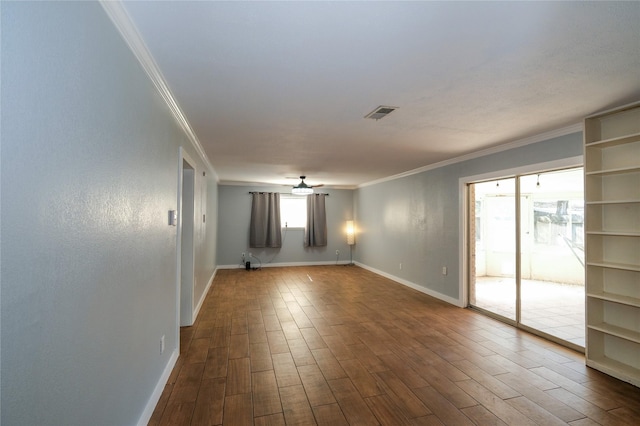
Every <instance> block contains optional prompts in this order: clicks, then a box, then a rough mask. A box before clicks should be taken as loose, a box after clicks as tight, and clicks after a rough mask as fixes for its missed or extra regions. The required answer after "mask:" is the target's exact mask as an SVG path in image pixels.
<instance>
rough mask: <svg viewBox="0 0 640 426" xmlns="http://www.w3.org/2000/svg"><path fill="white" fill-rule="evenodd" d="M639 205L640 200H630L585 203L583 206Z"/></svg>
mask: <svg viewBox="0 0 640 426" xmlns="http://www.w3.org/2000/svg"><path fill="white" fill-rule="evenodd" d="M636 203H640V198H630V199H628V200H606V201H602V200H600V201H586V202H585V204H586V205H588V206H591V205H607V204H636Z"/></svg>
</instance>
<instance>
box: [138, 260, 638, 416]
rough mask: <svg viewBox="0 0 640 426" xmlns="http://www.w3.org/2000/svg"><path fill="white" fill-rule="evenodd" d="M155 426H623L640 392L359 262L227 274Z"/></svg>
mask: <svg viewBox="0 0 640 426" xmlns="http://www.w3.org/2000/svg"><path fill="white" fill-rule="evenodd" d="M180 337H181V355H180V358H179V359H178V362H177V364H176V367H175V369H174V371H173V373H172V375H171V377H170V379H169V381H168V383H167V385H166V387H165V390H164V393H163V394H162V397H161V399H160V401H159V403H158V405H157V407H156V410H155V412H154V414H153V416H152V418H151V421H150V424H151V425H188V424H191V425H285V424H286V425H315V424H318V425H331V426H338V425H377V424H380V425H436V424H446V425H471V424H478V425H488V424H492V425H504V424H507V425H534V424H538V425H554V424H571V425H595V424H603V425H625V424H629V425H631V424H637V422H638V419H640V389H638V388H636V387H634V386H632V385H630V384H627V383H624V382H621V381H618V380H616V379H613V378H611V377H609V376H606V375H604V374H602V373H599V372H597V371H595V370H592V369H589V368H587V367H586V366H585V365H584V357H583V356H582V355H581V354H579V353H576V352H573V351H571V350H569V349H566V348H563V347H561V346H558V345H555V344H553V343H550V342H548V341H545V340H543V339H541V338H538V337H536V336H533V335H530V334H528V333H526V332H523V331H520V330H517V329H515V328H512V327H510V326H508V325H505V324H502V323H500V322H498V321H495V320H493V319H490V318H487V317H485V316H482V315H480V314H478V313H476V312H473V311H471V310H468V309H461V308H457V307H454V306H452V305H449V304H446V303H444V302H441V301H438V300H436V299H434V298H431V297H429V296H427V295H424V294H422V293H419V292H417V291H414V290H412V289H409V288H407V287H404V286H402V285H399V284H397V283H395V282H393V281H390V280H387V279H385V278H383V277H380V276H378V275H375V274H373V273H370V272H368V271H366V270H363V269H361V268H358V267H345V266H314V267H295V268H265V269H262V270H259V271H251V272H248V271H245V270H239V269H238V270H221V271H219V272H218V274H217V276H216V278H215V281H214V283H213V285H212V287H211V290H210V292H209V294H208V296H207V298H206V300H205V302H204V305H203V307H202V309H201V311H200V315H199V317H198V320H197V322H196V323H195V324H194V326H193V327H188V328H183V329H182V330H181V333H180Z"/></svg>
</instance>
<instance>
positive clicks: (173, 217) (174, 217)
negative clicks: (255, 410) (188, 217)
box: [169, 210, 178, 226]
mask: <svg viewBox="0 0 640 426" xmlns="http://www.w3.org/2000/svg"><path fill="white" fill-rule="evenodd" d="M169 225H170V226H177V225H178V211H177V210H169Z"/></svg>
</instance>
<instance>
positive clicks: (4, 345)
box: [1, 2, 217, 425]
mask: <svg viewBox="0 0 640 426" xmlns="http://www.w3.org/2000/svg"><path fill="white" fill-rule="evenodd" d="M1 51H2V76H1V77H2V94H1V102H2V104H1V106H2V116H1V119H2V135H1V138H2V139H1V140H2V159H1V161H2V163H1V183H2V187H1V197H2V198H1V206H2V210H1V215H2V224H1V235H2V239H1V252H2V265H1V285H2V288H1V294H2V300H1V337H2V340H1V371H2V377H1V395H2V396H1V398H2V399H1V405H2V412H1V422H2V423H3V424H6V425H14V424H15V425H44V424H46V425H88V424H92V425H126V424H135V423H137V422H138V421H139V420H140V418H141V415H142V413H143V410H144V409H145V407H148V403H149V400H150V398H151V397H152V394H153V392H154V389H157V388H156V387H157V386H158V385H160V386H163V385H164V383H159V380H160V378H161V376H162V375H163V372H165V370H166V368H167V366H168V365H169V364H170V360H171V359H172V355H173V356H175V355H176V342H177V340H178V335H177V326H176V283H175V280H176V267H177V266H176V265H177V262H176V228H175V227H171V226H168V224H167V212H168V210H171V209H176V208H177V177H178V151H179V146H183V147H184V148H185V149H186V150H187V151H188V152H189V155H190V156H191V157H192V158H193V159H194V160H196V159H197V162H198V165H197V167H198V172H197V173H196V175H197V176H199V178H198V179H199V182H198V183H197V185H198V187H199V188H200V190H201V191H204V192H205V193H206V195H207V196H206V202H202V203H201V204H198V205H197V206H196V209H197V210H196V211H198V209H199V210H201V211H204V209H205V206H206V211H208V212H211V213H210V214H209V215H208V216H207V222H206V227H205V228H202V226H201V225H198V229H197V230H196V232H199V233H201V234H202V235H204V236H205V237H203V238H202V239H201V241H200V243H198V245H197V247H196V250H197V251H196V253H197V255H196V259H197V260H196V262H197V266H196V275H197V277H198V280H199V284H200V285H202V283H205V284H206V282H207V281H208V280H209V278H210V277H211V276H212V274H213V271H214V269H215V257H216V252H215V238H216V226H217V225H216V208H217V188H216V182H215V180H214V179H213V176H214V175H213V173H208V174H209V175H211V176H208V177H207V182H206V185H205V183H204V180H203V178H202V171H204V170H205V166H204V163H203V162H202V161H201V160H200V159H198V155H197V153H196V151H195V150H194V149H193V147H192V146H191V145H190V142H189V141H188V139H187V138H186V136H185V134H184V133H183V132H182V130H181V128H180V127H179V126H178V125H177V124H176V122H175V120H174V119H173V117H172V115H171V114H170V111H169V109H168V108H167V106H166V105H165V104H164V102H163V100H162V98H161V97H160V95H159V94H158V93H157V92H156V90H155V88H154V86H153V85H152V83H151V81H150V80H149V78H148V77H147V75H146V74H145V72H144V71H143V70H142V68H141V67H140V65H139V64H138V62H137V60H136V59H135V57H134V56H133V54H132V53H131V51H130V50H129V49H128V47H127V46H126V44H125V42H124V41H123V40H122V38H121V36H120V35H119V33H118V32H117V31H116V29H115V27H114V25H113V24H112V23H111V21H110V20H109V19H108V18H107V16H106V14H105V12H104V11H103V9H102V7H101V6H100V5H99V4H98V3H95V2H57V3H48V2H43V3H29V2H21V3H12V2H3V3H2V46H1ZM207 240H208V242H207ZM201 291H202V290H200V292H201ZM162 335H165V336H166V345H167V348H166V351H165V352H164V354H162V355H161V354H160V337H161V336H162ZM153 402H155V401H153Z"/></svg>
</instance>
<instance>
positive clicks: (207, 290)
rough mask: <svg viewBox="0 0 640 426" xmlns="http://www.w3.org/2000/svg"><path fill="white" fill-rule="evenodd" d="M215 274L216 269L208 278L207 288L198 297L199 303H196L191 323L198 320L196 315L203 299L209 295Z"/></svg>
mask: <svg viewBox="0 0 640 426" xmlns="http://www.w3.org/2000/svg"><path fill="white" fill-rule="evenodd" d="M216 273H218V268H216V269H214V270H213V274H211V278H209V283H208V284H207V287H206V288H205V289H204V291H203V292H202V296H201V297H200V301H199V302H198V305H197V306H196V309H195V310H194V311H193V322H196V319H197V318H198V314H199V313H200V308H202V305H203V303H204V299H206V298H207V294H209V289H211V285H212V284H213V279H214V278H215V277H216Z"/></svg>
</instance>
